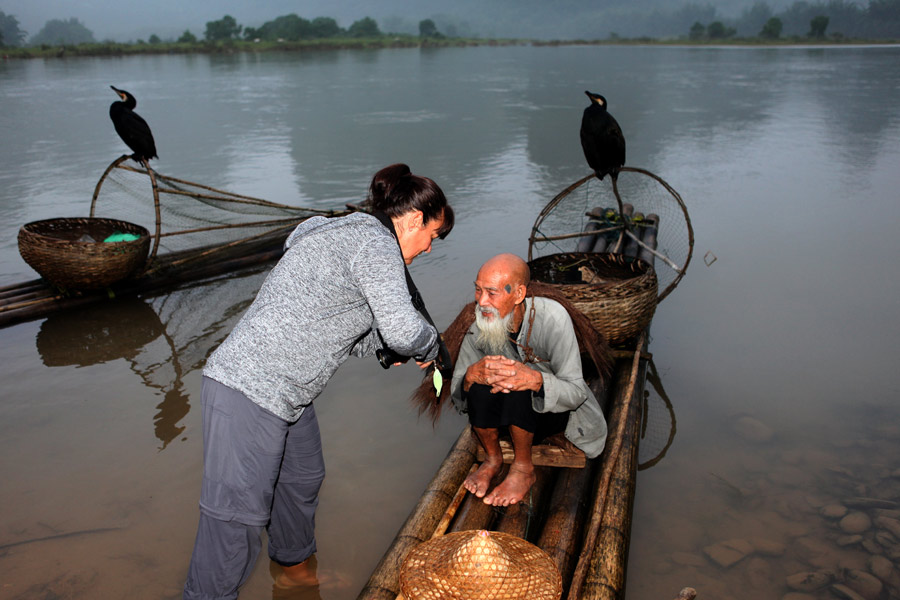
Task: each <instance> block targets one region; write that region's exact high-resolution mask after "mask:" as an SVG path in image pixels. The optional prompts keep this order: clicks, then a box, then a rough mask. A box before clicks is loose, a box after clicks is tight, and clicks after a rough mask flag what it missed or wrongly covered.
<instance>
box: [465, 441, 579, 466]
mask: <svg viewBox="0 0 900 600" xmlns="http://www.w3.org/2000/svg"><path fill="white" fill-rule="evenodd" d="M473 435H474V434H473ZM476 442H477V440H476ZM563 442H564V443H553V442H550V443H544V444H535V445H534V446H532V447H531V462H532V463H534V466H536V467H564V468H570V469H583V468H584V466H585V465H586V464H587V458H586V457H585V456H584V452H582V451H581V450H579V449H578V448H576V447H575V446H573V445H572V444H571V443H570V442H568V441H567V440H565V439H563ZM476 445H477V449H476V453H475V459H476V460H477V461H478V462H484V459H485V457H486V455H485V452H484V448H482V447H481V444H476ZM500 450H501V451H502V452H503V462H504V463H506V464H510V463H512V461H513V447H512V442H511V441H510V440H509V439H503V438H501V439H500Z"/></svg>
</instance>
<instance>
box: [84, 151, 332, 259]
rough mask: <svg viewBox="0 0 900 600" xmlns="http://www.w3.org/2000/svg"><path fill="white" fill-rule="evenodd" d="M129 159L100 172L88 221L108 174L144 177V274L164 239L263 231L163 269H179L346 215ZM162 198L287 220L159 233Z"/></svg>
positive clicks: (269, 220)
mask: <svg viewBox="0 0 900 600" xmlns="http://www.w3.org/2000/svg"><path fill="white" fill-rule="evenodd" d="M130 158H131V156H130V155H127V154H125V155H122V156H120V157H119V158H117V159H115V160H114V161H113V162H112V163H110V165H109V166H108V167H107V168H106V170H105V171H104V172H103V174H102V175H101V177H100V179H99V180H98V181H97V184H96V186H95V187H94V193H93V196H92V197H91V207H90V213H89V214H90V216H91V217H94V216H95V214H96V212H97V204H98V198H99V197H100V194H101V191H102V189H103V186H104V183H106V182H107V180H108V179H109V177H110V175H111V174H113V173H115V172H117V171H121V172H127V173H133V174H137V175H139V176H146V177H147V178H148V182H149V189H150V191H151V193H152V198H153V208H154V217H155V228H154V233H153V234H152V235H151V239H152V240H153V246H152V249H151V251H150V254H149V256H148V258H147V262H146V264H145V265H144V269H143V271H144V272H152V271H153V270H154V269H157V268H159V264H158V263H157V261H156V258H157V253H158V251H159V247H160V242H161V241H162V240H163V239H165V238H173V237H175V236H184V235H188V234H202V233H211V232H216V231H228V230H232V231H234V230H240V229H250V228H257V229H258V228H265V229H264V231H263V232H262V233H258V234H254V235H248V236H245V237H241V238H239V239H236V240H233V241H231V242H228V243H223V244H218V245H215V246H209V247H204V248H203V249H201V250H198V252H196V253H193V254H189V255H187V256H184V257H182V258H179V259H178V260H176V261H171V262H169V263H167V264H166V268H169V267H172V266H178V265H182V264H184V263H187V262H190V261H193V260H199V259H202V258H206V257H209V256H210V255H211V254H215V253H217V252H222V251H227V250H228V249H230V248H233V247H235V246H237V245H239V244H241V243H247V242H252V241H255V240H258V239H260V238H262V237H265V236H267V235H270V234H272V233H275V232H280V231H283V230H285V229H290V228H293V227H294V226H296V225H297V224H299V223H300V222H302V221H304V220H305V219H307V218H309V217H310V216H315V215H322V216H329V217H330V216H340V215H344V214H347V213H348V211H336V210H328V209H317V208H310V207H298V206H291V205H287V204H280V203H277V202H271V201H269V200H264V199H262V198H256V197H253V196H247V195H244V194H237V193H234V192H229V191H226V190H222V189H219V188H215V187H212V186H209V185H204V184H200V183H196V182H193V181H189V180H186V179H182V178H178V177H172V176H169V175H163V174H161V173H157V172H156V171H154V170H153V169H152V168H151V167H150V165H149V164H148V162H147V161H146V160H142V161H141V167H142V168H137V167H134V166H132V165H131V164H128V163H127V161H128V160H129V159H130ZM165 195H169V196H174V197H180V198H184V199H186V200H187V199H193V200H197V201H200V202H215V203H216V204H219V205H223V206H224V205H235V206H243V207H245V209H246V210H242V211H241V212H247V211H253V210H254V209H258V210H259V211H260V213H264V212H269V213H273V212H274V213H278V214H281V215H287V216H281V217H279V218H268V219H259V220H246V221H242V222H238V223H216V224H209V225H201V226H194V227H185V228H182V229H178V230H170V231H163V225H164V223H163V220H164V216H163V214H162V209H161V201H160V197H161V196H165ZM223 210H227V209H223Z"/></svg>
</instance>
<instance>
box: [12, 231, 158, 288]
mask: <svg viewBox="0 0 900 600" xmlns="http://www.w3.org/2000/svg"><path fill="white" fill-rule="evenodd" d="M116 232H121V233H132V234H135V235H138V236H140V238H139V239H137V240H135V241H133V242H104V241H103V240H104V239H106V238H107V237H109V236H110V235H112V234H113V233H116ZM149 249H150V232H149V231H147V229H145V228H144V227H141V226H140V225H135V224H134V223H129V222H127V221H119V220H117V219H102V218H59V219H47V220H44V221H34V222H31V223H28V224H26V225H23V226H22V228H21V229H20V230H19V254H21V255H22V258H23V259H24V260H25V262H26V263H28V265H29V266H30V267H31V268H32V269H34V270H35V271H37V272H38V273H39V274H40V275H41V277H43V278H44V279H46V280H47V281H49V282H50V283H52V284H53V285H55V286H58V287H61V288H65V289H73V290H91V289H98V288H104V287H107V286H109V285H111V284H113V283H115V282H117V281H121V280H123V279H125V278H127V277H129V276H131V275H133V274H135V273H136V272H138V271H139V270H140V269H141V267H142V266H143V265H144V262H145V261H146V260H147V252H148V251H149Z"/></svg>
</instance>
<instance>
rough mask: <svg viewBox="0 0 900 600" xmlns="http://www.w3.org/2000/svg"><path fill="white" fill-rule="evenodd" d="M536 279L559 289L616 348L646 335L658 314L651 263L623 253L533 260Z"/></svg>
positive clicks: (569, 254) (561, 254)
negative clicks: (643, 334)
mask: <svg viewBox="0 0 900 600" xmlns="http://www.w3.org/2000/svg"><path fill="white" fill-rule="evenodd" d="M528 265H529V266H530V267H531V278H532V279H534V280H536V281H540V282H543V283H547V284H550V285H553V286H555V287H556V288H558V289H559V291H560V292H562V293H563V294H564V295H565V296H566V298H568V299H569V301H571V302H572V304H574V305H575V307H576V308H577V309H578V310H580V311H581V312H583V313H584V314H585V315H586V316H587V317H588V319H590V321H591V323H593V325H594V327H596V328H597V330H598V331H599V332H600V333H602V334H603V336H604V337H605V338H606V340H607V342H608V343H609V344H611V345H614V346H615V345H619V344H622V343H623V342H625V341H627V340H629V339H631V338H632V337H634V336H636V335H637V334H638V333H640V332H641V331H642V330H643V329H644V328H645V327H647V325H649V324H650V320H651V319H653V313H654V311H655V310H656V293H657V288H658V284H657V280H656V273H655V272H654V270H653V268H652V267H651V266H650V265H648V264H647V263H646V262H644V261H641V260H636V259H633V258H626V257H623V256H621V255H617V254H608V253H594V252H563V253H559V254H549V255H547V256H541V257H539V258H536V259H533V260H531V261H530V262H529V263H528Z"/></svg>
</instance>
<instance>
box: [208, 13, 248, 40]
mask: <svg viewBox="0 0 900 600" xmlns="http://www.w3.org/2000/svg"><path fill="white" fill-rule="evenodd" d="M241 29H242V27H241V26H240V25H238V24H237V21H235V20H234V17H232V16H231V15H225V16H224V17H222V18H221V19H219V20H218V21H209V22H208V23H207V24H206V33H205V34H204V37H205V38H206V40H207V41H208V42H218V41H222V40H236V39H238V36H240V35H241Z"/></svg>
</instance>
